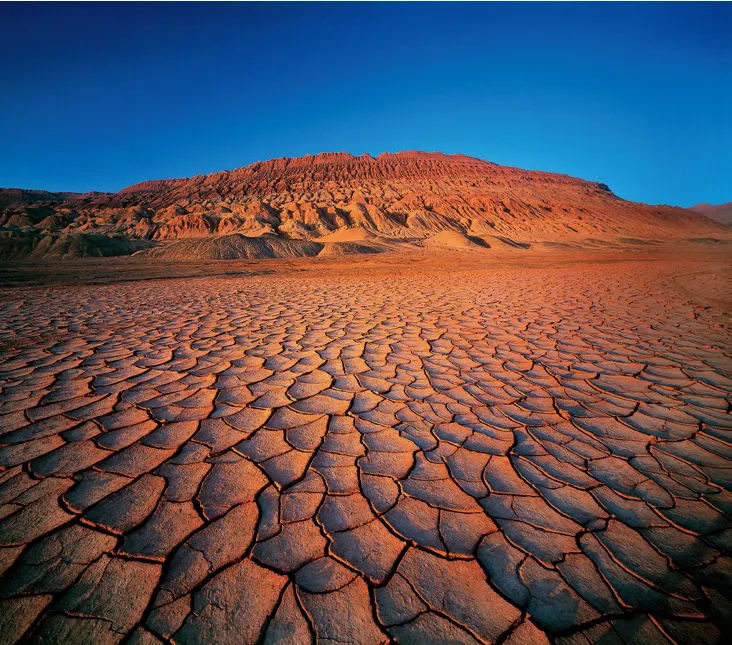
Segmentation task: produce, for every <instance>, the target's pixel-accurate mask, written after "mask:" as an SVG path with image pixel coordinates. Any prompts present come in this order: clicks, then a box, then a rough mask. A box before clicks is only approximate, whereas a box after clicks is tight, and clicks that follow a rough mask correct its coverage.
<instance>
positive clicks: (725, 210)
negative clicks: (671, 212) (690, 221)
mask: <svg viewBox="0 0 732 645" xmlns="http://www.w3.org/2000/svg"><path fill="white" fill-rule="evenodd" d="M691 210H693V211H696V212H697V213H701V214H702V215H706V216H707V217H708V218H709V219H713V220H714V221H715V222H719V223H720V224H722V225H723V226H727V227H732V202H727V203H726V204H717V205H716V206H713V205H712V204H697V205H696V206H692V207H691Z"/></svg>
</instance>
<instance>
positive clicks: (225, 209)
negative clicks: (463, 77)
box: [0, 151, 725, 256]
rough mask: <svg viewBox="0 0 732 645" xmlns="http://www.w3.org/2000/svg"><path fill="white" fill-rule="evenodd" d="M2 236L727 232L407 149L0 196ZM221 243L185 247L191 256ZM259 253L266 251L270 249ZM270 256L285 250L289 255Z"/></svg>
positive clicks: (568, 236) (596, 193) (384, 246)
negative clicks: (108, 187)
mask: <svg viewBox="0 0 732 645" xmlns="http://www.w3.org/2000/svg"><path fill="white" fill-rule="evenodd" d="M14 198H17V199H15V201H13V199H14ZM0 229H1V230H2V232H3V236H2V237H0V241H1V240H2V239H5V238H13V237H16V236H17V235H20V234H22V235H34V236H41V237H43V236H60V235H94V236H98V235H102V236H107V237H114V238H120V237H121V238H127V239H131V240H149V241H150V242H152V243H155V244H157V246H159V247H165V246H167V245H169V244H170V243H171V242H173V241H177V245H178V246H177V247H175V248H177V249H178V253H180V249H181V248H184V247H185V244H183V246H181V243H182V242H185V240H189V239H191V238H195V239H200V238H213V239H214V240H216V239H219V238H223V237H224V236H229V235H232V234H238V235H242V234H243V235H245V236H247V237H261V236H265V235H267V236H277V237H278V238H280V239H282V240H305V241H317V242H319V244H316V245H311V246H309V247H308V248H312V249H317V248H319V247H328V245H329V244H338V245H340V246H339V247H338V250H337V251H336V248H335V247H333V248H331V249H326V248H321V251H319V252H323V251H324V252H325V253H332V252H349V251H348V249H350V248H355V249H359V250H358V251H357V252H363V250H364V249H366V248H368V249H371V250H376V251H379V250H398V249H399V248H414V247H415V245H416V246H425V247H429V248H442V247H444V246H448V247H452V248H455V247H458V248H465V249H486V248H491V247H494V246H496V245H498V246H510V247H512V248H530V247H531V246H533V245H537V244H547V243H548V244H554V245H556V244H580V243H586V242H587V240H588V239H589V240H590V241H592V243H597V242H598V241H601V242H602V243H606V244H616V243H621V242H622V240H623V239H628V238H633V239H637V238H641V239H653V240H668V239H676V238H689V237H695V236H715V235H725V233H724V230H723V229H722V228H721V227H719V226H717V225H716V224H714V223H713V222H710V221H709V220H708V219H706V218H704V217H702V216H700V215H699V214H697V213H695V212H692V211H690V210H685V209H680V208H672V207H667V206H649V205H646V204H638V203H633V202H628V201H625V200H622V199H620V198H618V197H616V196H615V195H613V193H612V192H611V191H610V189H609V188H608V187H607V186H605V185H604V184H600V183H595V182H590V181H584V180H581V179H576V178H574V177H568V176H565V175H558V174H553V173H545V172H536V171H526V170H520V169H517V168H509V167H504V166H499V165H496V164H493V163H490V162H487V161H482V160H480V159H475V158H472V157H467V156H464V155H444V154H441V153H426V152H416V151H412V152H400V153H397V154H389V153H385V154H382V155H379V156H378V157H371V156H370V155H362V156H360V157H355V156H353V155H350V154H347V153H324V154H318V155H314V156H313V155H308V156H305V157H300V158H296V159H288V158H283V159H273V160H270V161H265V162H258V163H255V164H252V165H250V166H246V167H244V168H239V169H237V170H232V171H223V172H218V173H213V174H210V175H202V176H197V177H191V178H187V179H169V180H159V181H147V182H143V183H140V184H135V185H134V186H130V187H128V188H125V189H123V190H121V191H120V192H119V193H114V194H109V193H87V194H83V195H75V194H70V193H61V194H59V193H43V192H42V191H18V190H14V191H9V190H4V191H0ZM446 232H447V233H449V235H446V234H445V233H446ZM323 238H325V240H323ZM95 239H96V238H95ZM321 242H322V244H321ZM354 242H358V243H354ZM217 244H219V243H218V242H215V241H214V242H213V243H212V244H206V245H201V244H194V245H193V246H191V245H188V247H185V248H188V249H189V252H191V253H195V249H199V248H200V249H208V248H212V247H215V246H216V245H217ZM221 244H223V245H224V246H227V244H228V246H227V248H233V247H236V248H238V247H239V246H240V245H239V244H234V245H233V247H232V244H231V240H229V242H228V243H224V242H221V243H220V244H219V246H221ZM16 246H17V245H16ZM80 246H81V247H82V248H85V246H84V245H80ZM249 246H251V245H249ZM249 246H247V248H249ZM255 246H256V247H257V248H259V247H260V246H262V245H255ZM265 246H266V247H267V248H268V249H269V251H268V253H270V252H271V248H270V247H273V245H271V244H268V245H265ZM273 248H281V249H285V251H283V252H284V253H287V251H286V249H290V248H292V245H282V244H280V245H274V247H273ZM220 251H221V249H220V248H219V250H218V251H216V253H220ZM187 252H188V251H187ZM154 255H156V256H160V255H164V252H163V251H161V250H160V249H158V250H157V251H156V252H155V254H154ZM226 255H227V256H228V252H227V254H226Z"/></svg>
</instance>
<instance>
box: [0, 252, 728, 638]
mask: <svg viewBox="0 0 732 645" xmlns="http://www.w3.org/2000/svg"><path fill="white" fill-rule="evenodd" d="M375 257H378V259H374V258H375ZM114 262H117V264H115V263H114ZM130 262H131V264H129V263H127V264H126V263H125V262H122V261H113V263H112V264H111V265H98V264H93V263H92V264H84V263H80V264H75V265H74V264H72V265H65V266H62V268H61V270H59V271H48V269H46V270H45V271H42V270H38V269H33V268H32V267H30V268H28V267H27V268H25V269H23V268H19V269H18V270H16V271H15V272H14V273H13V275H12V277H10V278H8V277H7V274H6V276H5V277H6V278H7V279H6V280H5V281H6V283H7V284H14V285H15V286H13V287H12V288H10V287H1V288H0V357H1V358H0V504H2V505H1V506H0V517H1V518H2V519H0V572H2V577H1V578H0V643H14V642H17V641H19V640H25V641H28V642H31V643H66V644H71V643H89V642H95V643H117V642H123V641H124V642H128V643H136V644H140V643H145V644H147V643H160V642H174V643H198V642H208V643H217V644H225V643H232V644H233V643H262V642H264V643H293V644H302V643H315V642H318V643H330V644H334V643H364V644H371V643H386V642H399V643H418V644H423V643H473V644H475V643H508V644H510V645H519V644H541V643H549V642H551V643H557V644H558V645H570V644H572V645H575V644H577V645H579V644H582V645H585V644H587V643H619V644H622V643H628V644H633V643H679V644H681V643H684V644H686V643H700V644H701V643H703V644H705V645H706V644H711V643H718V642H722V641H723V637H724V634H725V633H726V634H729V630H730V620H731V618H732V559H731V558H730V555H729V554H730V539H731V537H732V495H730V486H732V461H731V460H730V457H732V444H731V434H730V430H731V429H732V418H731V416H730V400H731V398H732V360H731V356H732V344H731V343H730V318H729V316H730V311H732V303H731V302H730V300H731V298H730V294H731V293H732V289H730V279H731V274H730V262H729V257H728V256H726V255H724V254H717V255H714V254H710V253H705V254H702V253H699V252H697V253H696V254H693V253H689V254H686V255H685V257H684V258H683V259H681V258H680V257H679V254H678V253H677V254H675V255H674V254H669V253H665V252H650V251H646V252H636V253H634V254H618V253H614V254H613V253H605V254H600V253H596V254H575V255H564V254H557V253H548V254H543V255H542V254H539V255H533V256H530V257H529V256H527V255H526V254H508V255H507V256H505V257H501V256H495V255H494V256H490V255H485V254H483V255H481V254H476V255H473V254H465V253H461V254H455V255H454V256H452V255H449V254H448V255H442V256H428V255H416V256H409V255H389V254H387V255H380V256H359V257H358V258H355V259H352V260H349V261H345V260H341V259H338V258H330V259H323V260H319V261H317V262H313V261H312V260H308V261H304V260H303V261H300V260H287V261H283V260H271V261H260V262H256V263H255V262H238V263H225V262H224V263H196V264H195V265H186V264H155V263H152V264H151V263H149V261H148V264H147V265H145V264H144V263H143V261H142V260H138V261H135V260H134V259H133V260H130ZM105 267H106V268H105ZM52 276H53V277H52ZM181 276H183V277H181ZM140 278H141V279H142V280H141V279H140ZM163 278H165V279H163ZM93 282H100V283H101V284H91V283H93Z"/></svg>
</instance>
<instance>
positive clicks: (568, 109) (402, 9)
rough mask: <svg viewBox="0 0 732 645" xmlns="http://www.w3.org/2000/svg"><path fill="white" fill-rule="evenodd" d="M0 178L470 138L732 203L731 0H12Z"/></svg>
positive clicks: (112, 180)
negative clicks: (186, 0)
mask: <svg viewBox="0 0 732 645" xmlns="http://www.w3.org/2000/svg"><path fill="white" fill-rule="evenodd" d="M0 23H1V24H3V37H2V39H0V186H14V187H23V188H44V189H47V190H76V191H85V190H93V189H96V190H119V189H120V188H122V187H124V186H126V185H129V184H132V183H135V182H137V181H141V180H146V179H157V178H164V177H180V176H191V175H195V174H199V173H207V172H213V171H217V170H222V169H231V168H236V167H239V166H244V165H247V164H249V163H252V162H254V161H257V160H264V159H269V158H272V157H281V156H300V155H303V154H307V153H316V152H323V151H343V150H345V151H348V152H351V153H354V154H362V153H364V152H369V153H371V154H373V155H376V154H378V153H380V152H384V151H390V152H395V151H398V150H408V149H421V150H439V151H442V152H448V153H454V152H461V153H465V154H469V155H473V156H476V157H481V158H484V159H488V160H490V161H495V162H497V163H501V164H508V165H514V166H519V167H523V168H531V169H539V170H551V171H556V172H563V173H567V174H570V175H574V176H578V177H583V178H586V179H593V180H598V181H603V182H605V183H607V184H608V185H609V186H610V188H611V189H612V190H613V191H614V192H615V193H616V194H618V195H620V196H621V197H624V198H626V199H632V200H637V201H645V202H649V203H669V204H679V205H686V206H688V205H691V204H694V203H697V202H702V201H704V202H711V203H720V202H725V201H732V116H731V115H732V39H731V38H730V36H729V35H730V33H732V4H729V3H688V4H687V3H669V4H665V3H648V4H645V3H623V4H611V3H598V4H594V3H593V4H584V3H567V4H546V3H539V4H523V3H507V4H503V3H488V4H472V3H470V4H447V3H430V4H419V3H405V4H382V3H378V4H361V3H347V4H334V3H323V4H320V3H313V4H306V3H296V4H252V3H248V4H228V3H226V4H209V3H206V4H143V3H134V4H126V5H125V4H99V5H95V4H87V3H79V4H53V3H49V4H27V3H23V4H8V3H2V4H0Z"/></svg>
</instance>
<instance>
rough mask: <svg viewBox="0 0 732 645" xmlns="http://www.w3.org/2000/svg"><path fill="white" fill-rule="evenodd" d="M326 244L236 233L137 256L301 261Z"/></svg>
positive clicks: (174, 244) (183, 242) (179, 243)
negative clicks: (297, 259)
mask: <svg viewBox="0 0 732 645" xmlns="http://www.w3.org/2000/svg"><path fill="white" fill-rule="evenodd" d="M322 248H323V245H322V244H318V243H317V242H308V241H305V240H283V239H281V238H279V237H276V236H274V235H267V236H262V237H246V236H245V235H240V234H238V233H234V234H232V235H224V236H223V237H211V238H199V239H190V240H178V241H175V242H170V243H168V244H162V245H160V246H157V247H155V248H151V249H145V250H143V251H140V252H139V253H137V254H136V255H138V256H146V257H151V258H165V259H166V260H236V259H239V258H246V259H261V258H302V257H313V256H316V255H318V253H320V251H321V250H322Z"/></svg>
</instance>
